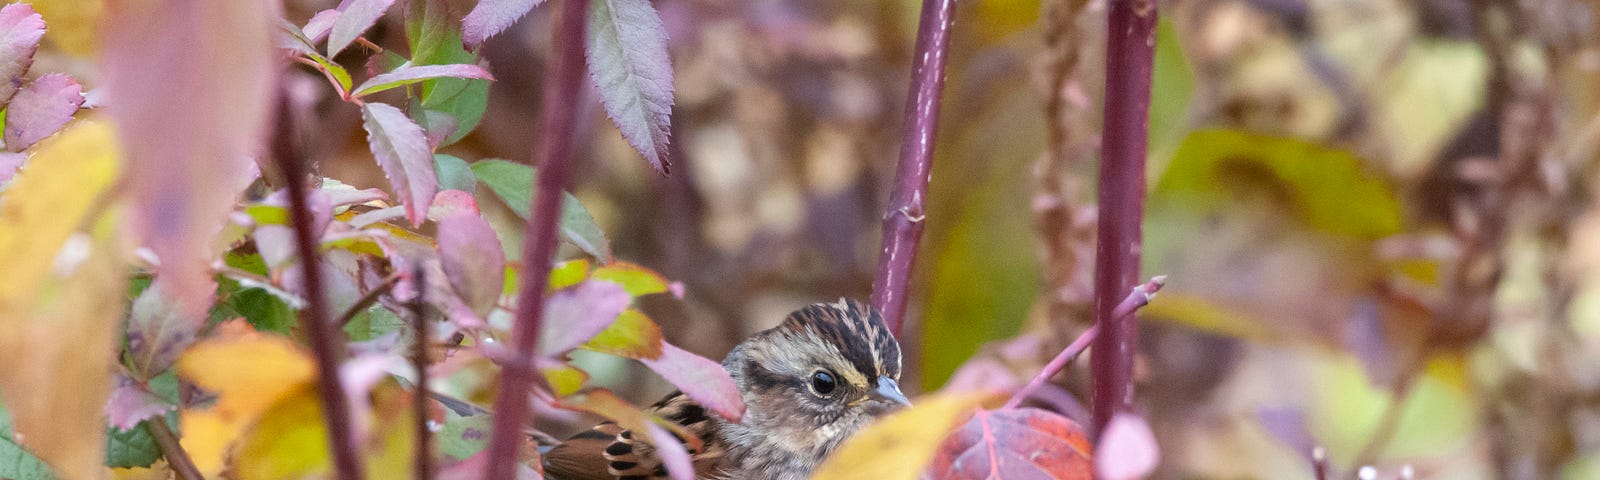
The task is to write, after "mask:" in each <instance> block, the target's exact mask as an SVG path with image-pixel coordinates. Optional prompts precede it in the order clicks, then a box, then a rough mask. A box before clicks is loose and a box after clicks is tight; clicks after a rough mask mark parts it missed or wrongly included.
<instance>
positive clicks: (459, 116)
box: [406, 0, 489, 147]
mask: <svg viewBox="0 0 1600 480" xmlns="http://www.w3.org/2000/svg"><path fill="white" fill-rule="evenodd" d="M408 13H409V15H408V18H407V19H406V37H407V40H408V41H409V44H410V46H411V64H412V65H451V64H476V63H478V56H477V54H474V53H472V52H468V51H467V50H466V48H465V47H464V46H463V45H462V43H461V22H460V18H456V17H454V16H452V15H450V14H449V11H448V8H447V6H446V5H444V4H443V2H438V1H434V0H413V1H412V2H411V8H410V10H409V11H408ZM488 106H489V81H488V80H480V79H460V78H440V79H433V80H427V81H424V82H422V107H423V108H424V109H426V110H432V111H436V112H439V113H443V114H447V115H449V116H451V117H453V118H454V119H455V121H456V125H457V127H456V131H455V133H452V134H450V136H448V137H446V138H445V140H444V141H443V142H441V143H440V146H441V147H442V146H444V145H449V144H452V143H456V142H458V141H460V140H461V138H462V137H465V136H467V133H469V132H471V131H472V130H473V129H475V128H477V127H478V123H479V122H481V121H482V120H483V112H484V111H485V110H486V109H487V108H488Z"/></svg>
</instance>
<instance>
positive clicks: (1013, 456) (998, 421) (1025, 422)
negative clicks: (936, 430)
mask: <svg viewBox="0 0 1600 480" xmlns="http://www.w3.org/2000/svg"><path fill="white" fill-rule="evenodd" d="M1092 455H1093V454H1092V453H1091V450H1090V446H1089V439H1088V437H1087V436H1086V435H1085V434H1084V432H1083V428H1082V427H1079V426H1078V424H1076V423H1073V422H1072V420H1068V419H1067V418H1066V417H1063V416H1060V415H1056V414H1054V413H1051V412H1047V411H1044V410H1039V409H1033V408H1021V409H1005V410H983V411H979V412H977V413H975V414H973V416H972V418H971V419H969V420H967V423H966V424H964V425H962V426H961V428H960V429H958V430H956V431H955V432H953V433H951V434H950V437H949V438H947V439H945V441H944V444H943V445H941V446H940V447H939V454H938V456H936V457H934V459H933V463H932V464H930V465H929V466H928V472H929V473H930V474H931V475H932V478H935V479H969V478H972V479H1032V478H1052V479H1062V480H1065V479H1084V480H1088V479H1092V478H1094V475H1093V473H1094V472H1093V469H1092V465H1090V458H1091V457H1092Z"/></svg>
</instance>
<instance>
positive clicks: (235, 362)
mask: <svg viewBox="0 0 1600 480" xmlns="http://www.w3.org/2000/svg"><path fill="white" fill-rule="evenodd" d="M223 330H228V331H227V332H225V333H224V334H223V335H222V336H220V337H218V338H213V339H210V340H206V341H204V342H201V343H198V344H195V345H194V346H193V347H190V348H189V350H187V351H185V352H184V353H183V356H181V357H179V358H178V366H177V368H178V374H179V375H181V376H183V378H186V379H188V380H189V381H191V382H194V383H195V385H198V386H199V387H200V388H203V389H205V390H207V391H210V392H213V393H216V394H217V396H218V399H217V402H216V404H215V405H213V406H212V407H211V408H209V409H203V410H200V409H189V410H184V411H183V414H182V417H183V441H182V443H183V447H184V449H186V450H188V451H189V455H190V456H191V457H193V458H194V463H195V466H196V467H198V468H199V469H200V472H201V473H203V474H205V475H206V476H207V477H211V476H215V475H216V474H217V473H219V472H221V470H222V465H223V459H224V457H225V456H226V453H227V449H228V446H229V445H230V444H231V443H232V442H233V440H234V439H237V438H239V437H240V434H241V433H242V432H243V431H244V429H245V428H246V427H248V426H250V424H251V423H253V422H255V420H256V418H258V417H259V416H260V415H261V414H262V412H264V411H266V410H267V408H268V407H271V406H273V405H274V404H276V403H278V402H279V400H280V399H282V398H285V397H287V396H288V395H289V394H290V393H291V392H293V391H295V390H297V389H304V388H308V387H307V385H308V384H309V383H310V381H311V380H312V379H313V378H315V377H316V369H315V365H313V364H312V363H311V359H310V358H308V357H307V356H306V354H305V353H304V352H302V351H300V349H298V348H296V347H295V345H294V344H293V343H291V342H290V341H289V340H288V339H286V338H283V337H276V336H269V335H263V334H261V333H259V332H255V331H253V330H249V329H247V328H243V327H237V328H231V329H229V328H223Z"/></svg>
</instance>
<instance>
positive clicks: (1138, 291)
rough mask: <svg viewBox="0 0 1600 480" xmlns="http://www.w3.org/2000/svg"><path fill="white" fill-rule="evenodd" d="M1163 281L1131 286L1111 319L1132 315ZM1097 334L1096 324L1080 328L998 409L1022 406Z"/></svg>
mask: <svg viewBox="0 0 1600 480" xmlns="http://www.w3.org/2000/svg"><path fill="white" fill-rule="evenodd" d="M1166 284H1167V277H1166V276H1158V277H1155V278H1152V279H1150V281H1149V282H1146V283H1145V284H1143V285H1139V286H1137V287H1133V291H1132V292H1128V296H1127V297H1124V298H1123V299H1122V303H1119V304H1117V309H1116V310H1115V311H1113V312H1112V313H1111V315H1112V316H1113V317H1114V318H1128V317H1132V316H1133V313H1134V312H1137V311H1139V308H1141V307H1144V306H1145V305H1149V304H1150V298H1152V297H1154V296H1155V294H1156V292H1159V291H1161V287H1162V286H1165V285H1166ZM1099 333H1100V326H1099V325H1095V326H1092V327H1089V329H1088V330H1084V331H1083V333H1082V334H1080V335H1078V338H1077V339H1076V340H1073V341H1072V344H1071V345H1067V348H1066V349H1064V350H1062V351H1061V353H1059V354H1057V355H1056V358H1054V359H1051V360H1050V363H1049V364H1046V365H1045V366H1044V369H1043V370H1040V371H1039V374H1038V375H1034V376H1033V380H1029V381H1028V384H1027V385H1024V386H1023V387H1022V388H1021V389H1019V390H1017V392H1016V393H1014V394H1012V395H1011V399H1010V400H1007V401H1006V405H1005V406H1004V407H1001V408H1017V406H1018V405H1022V401H1023V400H1027V399H1028V396H1029V395H1033V392H1035V391H1038V390H1039V388H1040V387H1043V386H1044V384H1045V382H1048V381H1050V378H1051V377H1054V376H1056V374H1057V373H1061V370H1063V369H1065V368H1066V367H1067V363H1068V362H1071V361H1072V359H1073V358H1075V357H1077V356H1078V354H1079V353H1083V349H1084V348H1087V347H1088V346H1089V342H1092V341H1094V339H1095V338H1096V337H1098V336H1099Z"/></svg>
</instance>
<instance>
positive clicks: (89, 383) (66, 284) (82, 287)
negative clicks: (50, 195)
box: [0, 171, 127, 478]
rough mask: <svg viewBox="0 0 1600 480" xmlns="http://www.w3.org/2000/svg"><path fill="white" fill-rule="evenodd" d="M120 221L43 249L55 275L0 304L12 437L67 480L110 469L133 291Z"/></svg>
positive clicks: (0, 362) (2, 382) (0, 374)
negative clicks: (109, 432) (115, 367)
mask: <svg viewBox="0 0 1600 480" xmlns="http://www.w3.org/2000/svg"><path fill="white" fill-rule="evenodd" d="M30 173H38V171H35V172H30ZM63 175H69V176H70V174H65V173H63ZM12 193H16V192H12ZM32 199H33V198H11V199H8V200H7V202H6V204H7V206H8V207H9V206H11V205H12V203H13V201H19V202H20V201H27V200H32ZM120 220H121V219H120V218H119V217H118V216H116V215H107V216H106V218H102V219H101V220H100V221H99V222H97V223H96V224H95V227H94V232H93V233H92V234H77V235H75V236H73V237H71V238H70V240H67V241H66V245H65V246H64V247H62V248H60V251H59V252H57V251H55V249H54V248H52V249H50V250H44V251H43V252H41V254H42V255H43V259H42V260H40V261H42V262H46V264H51V263H53V264H54V272H53V273H46V274H45V275H44V278H42V279H37V280H32V281H31V282H32V283H33V284H32V285H30V287H31V288H30V290H32V292H33V293H31V294H30V295H29V296H27V297H22V298H12V299H10V300H11V301H8V302H6V303H5V304H3V305H0V394H3V396H4V398H3V403H4V404H5V405H6V407H7V409H8V410H10V414H11V417H12V419H13V423H14V428H15V430H14V433H15V439H16V440H17V443H20V444H22V446H23V447H25V448H27V449H28V451H30V452H32V453H33V454H34V455H37V456H38V457H39V459H41V460H44V461H45V462H46V463H49V464H50V465H51V466H52V467H54V469H55V471H56V472H57V473H59V474H60V475H61V476H62V477H63V478H94V477H97V476H98V475H99V474H100V473H102V470H103V468H104V467H102V462H103V461H104V459H105V452H104V449H105V445H106V442H105V439H104V434H105V423H104V422H105V421H104V420H103V409H104V407H105V404H106V399H107V397H108V396H109V395H110V393H111V386H112V385H113V383H114V382H113V381H112V379H111V369H110V368H109V365H111V364H113V362H114V361H115V358H114V355H115V352H116V337H117V333H118V332H119V331H120V329H119V328H117V323H118V322H119V321H120V320H121V317H122V311H123V308H124V306H125V305H124V303H125V302H124V300H123V299H124V298H125V296H126V291H127V280H126V276H125V275H126V274H125V272H124V266H125V265H124V262H123V252H124V251H125V250H126V248H125V247H124V246H122V245H119V244H118V242H117V240H118V239H120V238H122V235H121V234H120V233H119V232H117V226H118V225H120ZM75 226H76V224H73V225H72V226H71V227H75ZM71 227H68V228H71ZM0 229H4V231H7V232H10V233H8V235H20V234H23V233H26V231H23V232H17V231H16V230H14V229H13V228H11V227H9V226H8V227H0ZM56 243H57V244H58V245H59V243H60V242H56ZM23 248H30V249H31V248H36V247H33V246H27V247H23ZM6 253H8V254H9V253H12V252H9V251H8V252H6ZM9 260H10V259H8V262H7V263H8V265H9V264H11V262H10V261H9ZM0 271H6V272H8V274H9V272H10V270H9V269H8V267H7V266H0ZM8 280H9V279H8Z"/></svg>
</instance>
